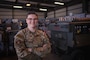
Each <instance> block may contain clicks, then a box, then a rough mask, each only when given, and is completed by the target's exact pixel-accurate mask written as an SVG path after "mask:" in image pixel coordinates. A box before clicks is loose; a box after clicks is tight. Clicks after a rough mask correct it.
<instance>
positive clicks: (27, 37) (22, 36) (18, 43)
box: [14, 28, 51, 60]
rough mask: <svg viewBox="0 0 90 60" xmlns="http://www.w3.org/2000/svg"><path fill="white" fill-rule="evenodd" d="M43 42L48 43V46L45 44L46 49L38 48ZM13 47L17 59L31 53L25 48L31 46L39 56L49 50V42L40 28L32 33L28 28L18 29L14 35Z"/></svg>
mask: <svg viewBox="0 0 90 60" xmlns="http://www.w3.org/2000/svg"><path fill="white" fill-rule="evenodd" d="M44 44H48V46H46V47H47V49H46V50H44V51H40V49H39V48H40V47H42V46H43V45H44ZM14 47H15V50H16V54H17V56H18V60H22V58H23V57H25V56H27V55H30V54H31V52H29V51H28V50H27V48H33V53H35V54H37V55H38V56H41V57H44V56H46V54H48V53H50V51H51V47H50V42H49V39H48V37H47V35H46V34H45V33H44V32H43V31H41V30H36V31H35V32H34V33H32V32H31V31H30V30H29V29H28V28H25V29H22V30H20V31H19V32H18V33H17V34H16V35H15V36H14Z"/></svg>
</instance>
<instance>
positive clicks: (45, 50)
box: [34, 33, 51, 57]
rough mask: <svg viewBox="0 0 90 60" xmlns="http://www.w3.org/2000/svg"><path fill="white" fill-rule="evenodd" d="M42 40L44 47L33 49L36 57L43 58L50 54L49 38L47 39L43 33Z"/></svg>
mask: <svg viewBox="0 0 90 60" xmlns="http://www.w3.org/2000/svg"><path fill="white" fill-rule="evenodd" d="M42 38H43V46H44V45H46V46H45V47H43V46H42V47H38V48H35V49H34V52H35V53H36V54H37V55H39V56H41V57H44V56H46V55H47V54H49V53H50V52H51V43H50V41H49V38H48V37H47V35H46V34H45V33H43V35H42ZM41 49H43V51H41Z"/></svg>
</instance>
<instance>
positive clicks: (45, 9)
mask: <svg viewBox="0 0 90 60" xmlns="http://www.w3.org/2000/svg"><path fill="white" fill-rule="evenodd" d="M39 10H41V11H47V9H43V8H40V9H39Z"/></svg>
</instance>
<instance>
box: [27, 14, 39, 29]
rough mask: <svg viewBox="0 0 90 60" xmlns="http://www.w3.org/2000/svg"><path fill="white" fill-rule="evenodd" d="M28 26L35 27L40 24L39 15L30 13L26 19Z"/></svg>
mask: <svg viewBox="0 0 90 60" xmlns="http://www.w3.org/2000/svg"><path fill="white" fill-rule="evenodd" d="M26 23H27V25H28V27H31V28H35V27H36V26H37V24H38V16H37V15H35V14H29V15H28V16H27V19H26Z"/></svg>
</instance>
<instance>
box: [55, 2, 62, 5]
mask: <svg viewBox="0 0 90 60" xmlns="http://www.w3.org/2000/svg"><path fill="white" fill-rule="evenodd" d="M54 4H58V5H64V3H61V2H54Z"/></svg>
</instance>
